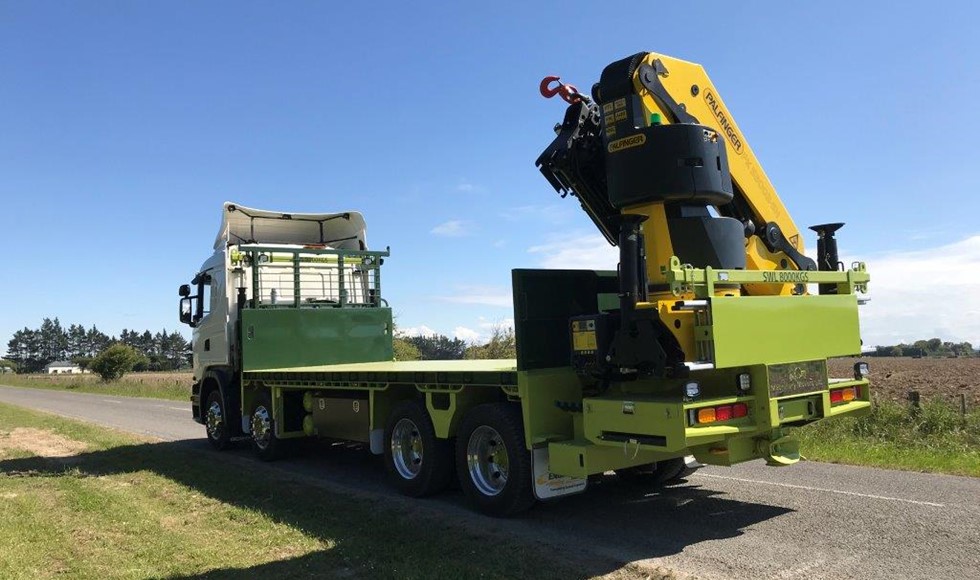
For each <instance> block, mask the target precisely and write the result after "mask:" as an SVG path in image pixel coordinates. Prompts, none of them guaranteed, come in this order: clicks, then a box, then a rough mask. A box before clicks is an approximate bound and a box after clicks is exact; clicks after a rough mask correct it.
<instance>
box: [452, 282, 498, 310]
mask: <svg viewBox="0 0 980 580" xmlns="http://www.w3.org/2000/svg"><path fill="white" fill-rule="evenodd" d="M438 298H439V300H442V301H444V302H452V303H454V304H480V305H483V306H507V307H509V306H511V305H512V304H513V299H512V294H511V291H510V288H501V287H499V286H456V293H455V294H453V295H452V296H439V297H438Z"/></svg>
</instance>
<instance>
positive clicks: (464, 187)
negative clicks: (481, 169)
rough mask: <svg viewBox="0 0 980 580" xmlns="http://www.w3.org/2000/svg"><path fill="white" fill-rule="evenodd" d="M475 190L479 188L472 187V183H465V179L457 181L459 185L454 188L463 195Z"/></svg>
mask: <svg viewBox="0 0 980 580" xmlns="http://www.w3.org/2000/svg"><path fill="white" fill-rule="evenodd" d="M477 189H479V188H477V186H475V185H473V184H472V183H470V182H469V181H467V180H465V179H461V180H459V185H457V186H456V191H462V192H464V193H467V192H470V191H476V190H477Z"/></svg>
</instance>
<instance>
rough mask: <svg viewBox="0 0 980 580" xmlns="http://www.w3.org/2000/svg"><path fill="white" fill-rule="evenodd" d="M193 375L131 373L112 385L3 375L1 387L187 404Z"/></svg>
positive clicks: (82, 378) (85, 378)
mask: <svg viewBox="0 0 980 580" xmlns="http://www.w3.org/2000/svg"><path fill="white" fill-rule="evenodd" d="M192 381H193V379H192V378H191V375H190V373H130V374H127V375H126V376H124V377H123V378H121V379H119V380H118V381H112V382H109V383H105V382H102V380H101V379H99V377H98V376H95V375H91V374H85V375H14V374H4V375H0V385H7V386H12V387H30V388H32V389H52V390H57V391H73V392H76V393H96V394H100V395H120V396H124V397H146V398H150V399H166V400H169V401H188V400H190V396H191V382H192Z"/></svg>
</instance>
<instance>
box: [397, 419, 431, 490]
mask: <svg viewBox="0 0 980 580" xmlns="http://www.w3.org/2000/svg"><path fill="white" fill-rule="evenodd" d="M423 451H424V449H423V447H422V435H421V434H420V433H419V428H418V425H416V424H415V422H414V421H412V420H411V419H405V418H403V419H399V420H398V422H397V423H395V428H394V429H392V430H391V459H392V462H393V463H394V464H395V471H397V472H398V475H400V476H402V477H403V478H404V479H415V477H416V476H417V475H418V474H419V472H420V471H422V456H423Z"/></svg>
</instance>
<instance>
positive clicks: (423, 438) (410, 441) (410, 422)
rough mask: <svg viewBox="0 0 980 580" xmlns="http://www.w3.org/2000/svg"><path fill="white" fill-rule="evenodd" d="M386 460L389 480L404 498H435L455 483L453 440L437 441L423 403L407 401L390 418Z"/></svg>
mask: <svg viewBox="0 0 980 580" xmlns="http://www.w3.org/2000/svg"><path fill="white" fill-rule="evenodd" d="M384 457H385V468H386V469H387V471H388V481H389V482H390V483H391V485H392V486H393V487H394V488H395V489H397V490H398V491H400V492H401V493H403V494H404V495H407V496H410V497H425V496H428V495H433V494H436V493H439V492H440V491H443V490H444V489H446V487H448V485H449V483H450V482H451V481H452V477H453V444H452V441H448V440H446V439H438V438H436V430H435V428H434V427H433V426H432V419H431V418H430V417H429V414H428V413H427V412H426V410H425V407H424V406H423V405H422V404H421V403H419V402H416V401H404V402H402V403H400V404H398V405H396V406H395V408H394V410H393V411H392V412H391V414H390V415H388V420H387V421H386V423H385V448H384Z"/></svg>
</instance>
